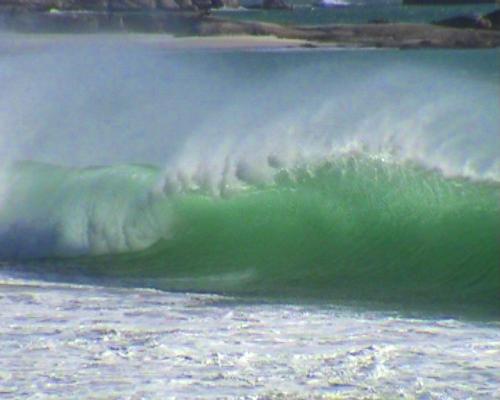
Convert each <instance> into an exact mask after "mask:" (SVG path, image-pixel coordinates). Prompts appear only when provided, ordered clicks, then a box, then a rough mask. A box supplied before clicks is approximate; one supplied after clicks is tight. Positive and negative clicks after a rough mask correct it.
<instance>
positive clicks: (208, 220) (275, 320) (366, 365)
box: [0, 35, 500, 399]
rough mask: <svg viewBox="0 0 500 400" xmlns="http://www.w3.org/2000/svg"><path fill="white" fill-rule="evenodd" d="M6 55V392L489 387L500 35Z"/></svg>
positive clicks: (496, 294)
mask: <svg viewBox="0 0 500 400" xmlns="http://www.w3.org/2000/svg"><path fill="white" fill-rule="evenodd" d="M0 49H1V50H2V52H1V54H2V55H1V56H0V82H1V86H2V89H3V90H2V94H0V121H1V125H0V159H1V160H2V161H1V163H0V260H1V266H0V303H1V309H2V310H3V311H2V312H1V314H0V320H1V324H0V326H1V328H0V329H1V331H0V334H1V339H0V341H1V343H2V344H1V349H2V350H1V353H2V357H1V360H0V393H1V394H2V395H4V396H6V398H19V396H23V397H29V398H31V397H32V398H50V397H51V396H56V397H57V396H63V397H64V396H65V395H66V396H67V395H68V394H71V395H75V396H77V397H89V396H92V395H95V396H97V398H102V397H109V398H134V396H135V397H136V398H165V397H168V396H170V397H172V398H186V397H196V396H198V397H200V398H234V397H241V398H283V396H285V397H292V398H324V397H329V396H330V397H331V396H333V397H334V398H337V397H338V398H386V397H389V398H392V397H396V396H398V397H403V398H422V399H424V398H425V399H427V398H431V399H433V398H454V399H455V398H464V399H465V398H471V397H472V398H484V399H488V398H495V397H497V396H498V395H500V382H499V380H498V378H497V376H499V375H500V362H499V361H498V360H499V357H498V355H499V353H500V331H499V330H498V318H499V316H500V270H499V265H500V252H499V248H498V243H499V242H498V234H499V232H500V201H499V199H500V153H499V152H498V149H499V148H500V134H499V131H498V127H499V126H500V120H499V119H500V117H499V113H498V100H499V99H498V84H499V81H500V73H499V71H500V65H499V64H500V62H499V57H498V55H499V54H498V51H497V50H480V51H451V50H433V51H424V50H418V51H408V52H400V51H373V50H369V49H366V50H357V51H351V50H345V51H324V50H319V51H310V52H305V51H303V50H293V49H264V50H246V51H243V50H219V51H215V50H196V51H195V50H182V49H176V50H173V49H169V48H166V47H165V46H164V45H162V41H161V40H160V39H159V38H158V37H155V36H149V37H148V38H147V39H146V38H145V37H144V36H140V35H129V37H123V36H113V35H110V36H106V35H96V36H86V37H74V38H72V39H68V38H64V39H62V38H60V37H57V36H54V37H51V38H50V40H47V39H46V38H43V37H42V38H38V39H36V40H35V39H33V38H30V37H23V36H15V35H14V36H4V37H3V38H2V40H0ZM90 388H92V392H90V391H89V390H90ZM37 396H38V397H37Z"/></svg>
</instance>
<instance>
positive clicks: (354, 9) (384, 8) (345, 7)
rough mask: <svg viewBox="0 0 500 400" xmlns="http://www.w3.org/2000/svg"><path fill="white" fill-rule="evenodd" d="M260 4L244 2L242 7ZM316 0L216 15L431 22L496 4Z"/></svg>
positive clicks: (295, 21) (309, 21)
mask: <svg viewBox="0 0 500 400" xmlns="http://www.w3.org/2000/svg"><path fill="white" fill-rule="evenodd" d="M255 3H259V2H257V1H256V2H252V1H251V0H248V1H242V4H243V6H245V5H250V6H251V5H252V4H255ZM315 3H317V2H314V1H307V0H290V1H288V4H291V5H293V6H294V10H293V11H280V10H258V9H251V8H249V9H238V10H231V9H223V10H220V11H217V12H215V15H217V16H220V17H224V18H235V19H239V20H259V21H266V22H274V23H284V24H291V25H319V24H353V23H354V24H362V23H369V22H373V21H385V22H408V23H430V22H433V21H439V20H442V19H446V18H451V17H455V16H459V15H469V16H470V15H477V16H479V15H485V14H488V13H489V12H491V11H493V10H495V9H496V6H495V4H462V5H451V6H443V5H433V6H409V5H403V4H402V1H400V0H361V1H356V0H347V1H341V0H339V1H335V0H334V1H331V3H337V4H338V6H336V7H329V8H322V7H318V6H317V5H315Z"/></svg>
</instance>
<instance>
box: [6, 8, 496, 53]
mask: <svg viewBox="0 0 500 400" xmlns="http://www.w3.org/2000/svg"><path fill="white" fill-rule="evenodd" d="M0 27H2V28H3V30H4V31H9V32H20V33H37V34H38V33H60V34H67V33H105V32H129V33H156V34H161V33H163V34H170V35H174V36H176V37H181V38H189V37H190V38H200V37H204V38H207V37H210V38H212V39H211V40H210V41H207V40H205V43H210V46H209V47H212V48H213V47H217V44H216V43H218V42H219V43H220V47H224V46H226V44H225V43H227V39H224V40H225V42H224V41H221V40H220V39H215V38H216V37H219V36H224V37H228V36H234V37H240V36H241V37H246V39H244V40H243V42H245V43H247V44H245V45H244V46H243V47H245V46H247V45H248V43H249V41H248V37H250V36H253V37H255V38H256V39H257V38H258V39H259V40H256V41H254V42H253V43H252V45H251V46H253V47H260V46H263V47H266V46H269V45H270V44H271V42H272V39H271V38H272V37H274V38H275V40H281V42H280V43H287V44H286V45H290V46H295V47H310V48H316V47H324V46H330V47H340V48H342V47H347V48H360V47H370V48H389V49H413V48H455V49H479V48H496V47H500V30H495V29H463V28H453V27H445V26H438V25H433V24H412V23H367V24H335V25H318V26H285V25H279V24H272V23H264V22H259V21H237V20H230V19H223V18H218V17H213V16H208V15H200V14H197V13H169V12H159V13H151V14H139V13H122V14H113V15H109V14H106V13H99V12H93V13H80V12H64V13H19V14H17V13H15V14H0ZM266 37H267V38H266ZM264 38H266V39H264ZM184 41H185V42H186V43H187V41H186V40H185V39H184ZM233 41H234V42H238V39H233ZM259 42H262V43H261V44H257V43H259ZM203 46H204V45H201V47H203ZM206 46H208V45H206ZM273 46H274V43H273ZM235 47H238V46H235Z"/></svg>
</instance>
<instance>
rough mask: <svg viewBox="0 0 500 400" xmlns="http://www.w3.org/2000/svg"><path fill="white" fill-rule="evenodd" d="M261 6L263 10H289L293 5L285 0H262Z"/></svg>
mask: <svg viewBox="0 0 500 400" xmlns="http://www.w3.org/2000/svg"><path fill="white" fill-rule="evenodd" d="M262 8H263V9H265V10H291V9H292V8H293V7H292V6H291V5H289V4H288V3H286V2H285V0H262Z"/></svg>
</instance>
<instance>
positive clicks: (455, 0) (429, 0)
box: [403, 0, 498, 6]
mask: <svg viewBox="0 0 500 400" xmlns="http://www.w3.org/2000/svg"><path fill="white" fill-rule="evenodd" d="M495 1H496V2H498V0H403V4H407V5H427V6H433V5H456V4H493V3H495Z"/></svg>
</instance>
